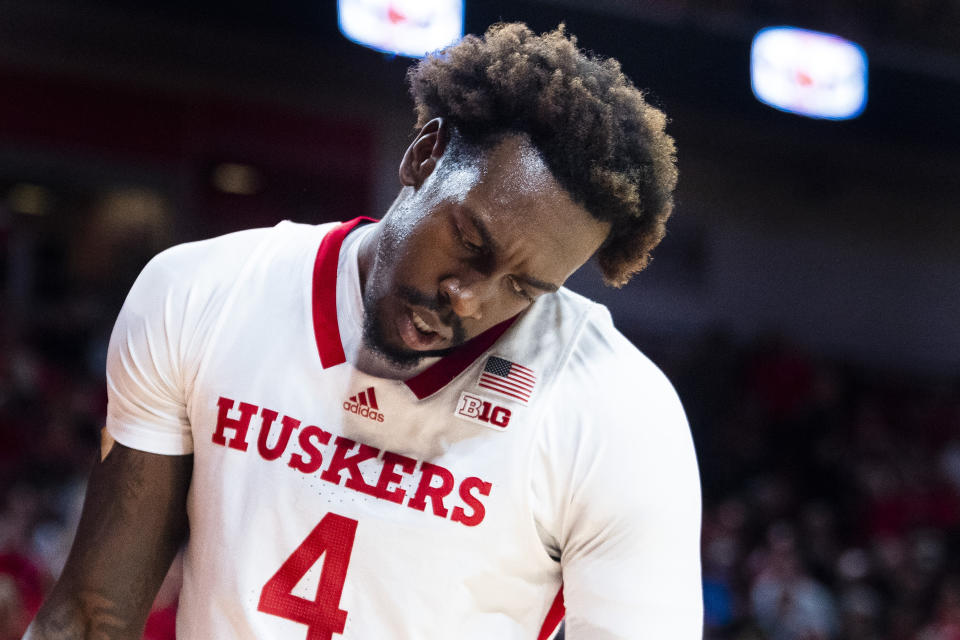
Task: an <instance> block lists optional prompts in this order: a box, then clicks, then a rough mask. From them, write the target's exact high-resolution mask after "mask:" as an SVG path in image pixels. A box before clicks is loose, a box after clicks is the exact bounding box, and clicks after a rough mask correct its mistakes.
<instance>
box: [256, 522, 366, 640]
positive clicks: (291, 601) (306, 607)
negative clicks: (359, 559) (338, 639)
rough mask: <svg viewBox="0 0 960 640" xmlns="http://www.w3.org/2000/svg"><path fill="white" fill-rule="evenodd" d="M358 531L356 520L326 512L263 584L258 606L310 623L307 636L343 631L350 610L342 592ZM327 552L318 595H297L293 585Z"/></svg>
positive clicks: (313, 639) (320, 638)
mask: <svg viewBox="0 0 960 640" xmlns="http://www.w3.org/2000/svg"><path fill="white" fill-rule="evenodd" d="M356 533H357V521H356V520H351V519H350V518H345V517H343V516H339V515H337V514H335V513H328V514H327V515H325V516H324V517H323V520H321V521H320V524H318V525H317V526H316V527H314V528H313V531H311V532H310V535H308V536H307V537H306V539H305V540H304V541H303V542H302V543H300V546H299V547H297V548H296V550H294V552H293V553H292V554H290V557H289V558H287V559H286V561H285V562H284V563H283V565H282V566H281V567H280V569H279V570H278V571H277V572H276V573H275V574H273V577H272V578H270V579H269V580H268V581H267V584H265V585H263V590H262V591H261V592H260V603H259V604H258V605H257V609H258V610H259V611H262V612H264V613H269V614H271V615H275V616H279V617H281V618H286V619H288V620H294V621H295V622H299V623H300V624H305V625H307V640H332V637H333V634H335V633H343V628H344V626H346V624H347V612H346V611H344V610H343V609H341V608H340V596H341V595H342V594H343V583H344V581H345V580H346V579H347V565H349V564H350V553H351V552H352V551H353V538H354V536H355V535H356ZM324 554H325V557H324V559H323V571H321V572H320V586H319V588H318V589H317V597H316V599H315V600H307V599H306V598H301V597H300V596H295V595H293V593H292V592H293V588H294V587H295V586H296V585H297V583H298V582H300V580H301V579H303V576H304V575H306V573H307V571H309V570H310V567H312V566H313V565H314V564H316V562H317V560H319V559H320V556H323V555H324Z"/></svg>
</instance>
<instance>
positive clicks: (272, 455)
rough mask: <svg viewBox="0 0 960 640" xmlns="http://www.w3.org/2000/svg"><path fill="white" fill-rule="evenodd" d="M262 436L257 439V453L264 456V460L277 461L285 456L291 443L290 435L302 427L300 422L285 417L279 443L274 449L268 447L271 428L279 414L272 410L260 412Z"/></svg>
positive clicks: (278, 439)
mask: <svg viewBox="0 0 960 640" xmlns="http://www.w3.org/2000/svg"><path fill="white" fill-rule="evenodd" d="M260 418H261V420H260V435H259V436H258V437H257V451H259V452H260V455H261V456H263V459H264V460H276V459H277V458H279V457H280V456H282V455H283V452H284V451H285V450H286V448H287V443H288V442H290V434H291V433H293V430H294V429H296V428H297V427H299V426H300V421H299V420H297V419H295V418H290V417H288V416H283V425H282V426H281V427H280V436H279V437H278V438H277V443H276V444H275V445H273V446H272V447H270V446H268V445H267V438H268V437H269V436H270V427H272V426H273V421H274V420H276V419H277V412H276V411H271V410H270V409H261V410H260Z"/></svg>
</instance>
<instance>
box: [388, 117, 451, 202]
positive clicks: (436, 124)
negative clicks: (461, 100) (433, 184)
mask: <svg viewBox="0 0 960 640" xmlns="http://www.w3.org/2000/svg"><path fill="white" fill-rule="evenodd" d="M449 141H450V127H449V125H447V122H446V120H444V119H443V118H434V119H433V120H431V121H430V122H428V123H427V124H425V125H423V128H422V129H420V133H418V134H417V137H416V138H415V139H414V141H413V142H411V143H410V146H409V147H407V151H406V153H404V154H403V160H401V161H400V183H401V184H403V185H404V186H406V187H413V188H414V189H419V188H420V185H422V184H423V183H424V181H425V180H426V179H427V178H428V177H429V176H430V174H431V173H433V170H434V169H436V168H437V161H438V160H440V157H441V156H443V153H444V152H445V151H446V150H447V143H448V142H449Z"/></svg>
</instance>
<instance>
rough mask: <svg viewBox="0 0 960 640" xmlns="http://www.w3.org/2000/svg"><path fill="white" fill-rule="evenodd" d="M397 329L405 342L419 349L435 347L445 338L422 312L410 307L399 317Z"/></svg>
mask: <svg viewBox="0 0 960 640" xmlns="http://www.w3.org/2000/svg"><path fill="white" fill-rule="evenodd" d="M430 320H433V318H430ZM397 330H398V332H399V333H400V338H401V339H402V340H403V341H404V343H406V345H407V346H408V347H410V348H411V349H416V350H418V351H419V350H423V349H431V348H434V347H436V346H437V345H438V344H439V343H440V342H442V341H443V340H444V339H445V338H444V336H443V335H442V334H441V333H440V332H439V331H436V330H434V328H433V326H432V325H431V324H430V322H428V320H427V319H425V318H424V317H423V315H422V314H420V313H418V312H417V311H414V310H413V309H410V308H407V309H405V310H404V312H403V313H401V314H400V317H399V318H398V319H397Z"/></svg>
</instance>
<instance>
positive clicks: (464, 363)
mask: <svg viewBox="0 0 960 640" xmlns="http://www.w3.org/2000/svg"><path fill="white" fill-rule="evenodd" d="M366 222H377V221H376V220H374V219H373V218H365V217H360V218H354V219H353V220H350V221H348V222H344V223H343V224H341V225H338V226H336V227H334V228H333V229H331V230H330V231H329V232H328V233H327V235H326V236H324V238H323V240H322V241H321V242H320V248H319V249H318V250H317V258H316V261H315V262H314V263H313V333H314V336H315V337H316V340H317V351H318V352H319V354H320V364H321V365H323V368H324V369H329V368H330V367H335V366H337V365H338V364H343V363H344V362H346V361H347V357H346V354H344V352H343V343H342V342H341V341H340V324H339V322H338V321H337V266H338V264H339V261H340V247H341V246H343V239H344V238H346V237H347V234H348V233H350V232H351V231H353V229H355V228H356V227H357V226H358V225H360V224H362V223H366ZM517 317H518V316H514V317H512V318H509V319H507V320H504V321H503V322H501V323H500V324H497V325H494V326H492V327H490V328H489V329H487V330H486V331H484V332H483V333H481V334H480V335H478V336H477V337H475V338H473V339H471V340H469V341H467V342H465V343H464V344H462V345H460V346H459V347H458V348H457V349H456V350H455V351H454V352H453V353H451V354H450V355H448V356H445V357H444V358H441V359H440V360H438V361H437V362H435V363H434V364H432V365H430V366H429V367H427V368H426V369H425V370H423V371H421V372H420V373H419V374H417V375H415V376H413V377H412V378H410V379H409V380H407V381H406V385H407V387H409V388H410V390H411V391H412V392H413V395H415V396H416V397H417V400H423V399H424V398H426V397H427V396H430V395H433V394H434V393H436V392H437V391H439V390H440V389H442V388H443V387H445V386H446V385H447V384H448V383H449V382H450V381H451V380H453V379H454V378H456V377H457V376H458V375H460V374H461V373H463V371H464V370H465V369H466V368H467V367H469V366H470V365H471V364H473V362H474V361H475V360H476V359H477V358H479V357H480V356H481V355H483V352H484V351H486V350H487V349H489V348H490V347H492V346H493V343H495V342H496V341H497V340H498V339H499V338H500V336H502V335H503V334H504V333H505V332H506V331H507V329H509V328H510V327H511V326H512V325H513V323H514V322H516V320H517Z"/></svg>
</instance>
